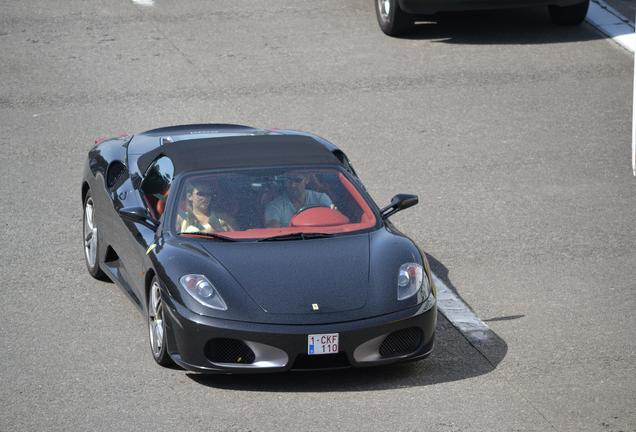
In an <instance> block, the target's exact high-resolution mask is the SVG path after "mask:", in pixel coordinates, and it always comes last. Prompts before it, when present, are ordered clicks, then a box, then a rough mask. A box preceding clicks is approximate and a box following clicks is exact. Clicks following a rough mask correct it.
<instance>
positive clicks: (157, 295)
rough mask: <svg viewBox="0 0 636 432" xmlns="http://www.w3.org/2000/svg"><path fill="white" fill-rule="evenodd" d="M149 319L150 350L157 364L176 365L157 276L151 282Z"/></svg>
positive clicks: (147, 314) (147, 308)
mask: <svg viewBox="0 0 636 432" xmlns="http://www.w3.org/2000/svg"><path fill="white" fill-rule="evenodd" d="M146 306H147V307H146V316H147V319H148V335H149V339H150V352H151V353H152V358H154V359H155V361H156V362H157V364H159V365H160V366H164V367H170V366H173V365H174V362H173V361H172V358H170V354H168V345H167V343H166V341H167V339H168V338H167V335H166V321H165V320H164V316H163V300H162V299H161V285H160V283H159V279H158V278H157V277H156V276H155V277H153V278H152V282H151V283H150V290H149V291H148V304H147V305H146Z"/></svg>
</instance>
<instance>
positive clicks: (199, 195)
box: [177, 181, 238, 233]
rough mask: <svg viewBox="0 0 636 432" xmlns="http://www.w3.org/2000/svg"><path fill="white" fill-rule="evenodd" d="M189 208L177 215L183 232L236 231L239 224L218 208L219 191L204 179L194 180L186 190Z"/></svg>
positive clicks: (179, 229)
mask: <svg viewBox="0 0 636 432" xmlns="http://www.w3.org/2000/svg"><path fill="white" fill-rule="evenodd" d="M186 199H187V209H186V210H185V211H183V212H179V214H178V215H177V230H178V231H179V232H183V233H197V232H203V233H212V232H219V231H221V232H222V231H235V230H236V229H237V228H238V225H237V224H236V222H235V221H234V219H233V218H232V217H231V216H230V215H228V214H227V213H225V212H223V211H221V210H219V209H218V205H219V199H218V193H217V192H215V191H214V190H213V188H211V187H210V185H209V184H207V183H205V182H204V181H194V182H192V183H191V184H190V185H189V187H188V191H187V192H186Z"/></svg>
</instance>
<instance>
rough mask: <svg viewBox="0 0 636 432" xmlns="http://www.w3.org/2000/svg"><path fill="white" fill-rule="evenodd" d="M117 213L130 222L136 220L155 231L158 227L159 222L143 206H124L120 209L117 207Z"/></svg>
mask: <svg viewBox="0 0 636 432" xmlns="http://www.w3.org/2000/svg"><path fill="white" fill-rule="evenodd" d="M119 215H120V216H121V217H122V218H124V219H128V220H129V221H131V222H136V223H140V224H142V225H144V226H147V227H148V228H150V229H151V230H153V231H156V230H157V228H158V227H159V222H158V221H157V220H156V219H155V218H153V217H152V216H150V214H149V213H148V211H147V210H146V209H145V208H143V207H124V208H122V209H119Z"/></svg>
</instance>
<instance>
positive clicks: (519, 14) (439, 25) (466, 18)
mask: <svg viewBox="0 0 636 432" xmlns="http://www.w3.org/2000/svg"><path fill="white" fill-rule="evenodd" d="M603 38H604V36H603V35H601V34H600V33H599V32H597V31H596V30H594V29H592V28H591V27H590V25H589V24H582V25H580V26H558V25H555V24H553V23H552V22H551V21H550V17H549V15H548V11H547V7H532V8H519V9H504V10H482V11H462V12H442V13H439V14H436V15H431V16H427V17H422V18H421V21H418V22H417V24H416V25H415V29H414V30H413V31H412V32H411V33H409V34H406V35H404V36H402V39H411V40H421V39H427V40H431V41H433V42H437V43H448V44H464V45H537V44H551V43H569V42H581V41H589V40H596V39H603Z"/></svg>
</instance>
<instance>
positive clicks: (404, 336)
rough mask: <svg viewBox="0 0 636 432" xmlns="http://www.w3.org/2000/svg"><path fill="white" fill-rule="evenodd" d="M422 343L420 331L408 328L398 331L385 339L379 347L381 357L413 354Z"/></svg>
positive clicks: (415, 328)
mask: <svg viewBox="0 0 636 432" xmlns="http://www.w3.org/2000/svg"><path fill="white" fill-rule="evenodd" d="M421 343H422V330H420V329H419V328H417V327H409V328H406V329H402V330H398V331H395V332H393V333H391V334H390V335H388V336H387V337H386V339H384V341H383V342H382V344H381V345H380V355H381V356H382V357H393V356H398V355H404V354H409V353H412V352H414V351H415V350H416V349H418V348H419V346H420V344H421Z"/></svg>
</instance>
